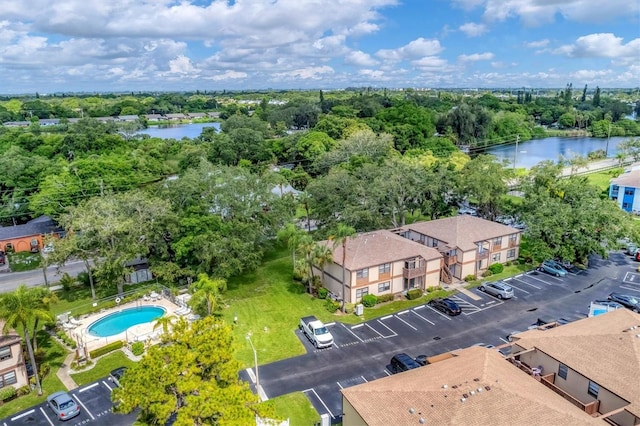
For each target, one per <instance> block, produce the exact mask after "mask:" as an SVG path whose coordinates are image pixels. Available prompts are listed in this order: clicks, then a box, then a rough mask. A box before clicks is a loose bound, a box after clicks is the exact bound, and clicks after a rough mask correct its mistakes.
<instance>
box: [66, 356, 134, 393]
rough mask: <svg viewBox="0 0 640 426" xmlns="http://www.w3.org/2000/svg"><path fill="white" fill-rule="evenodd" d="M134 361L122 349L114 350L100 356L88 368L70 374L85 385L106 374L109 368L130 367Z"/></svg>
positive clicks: (79, 383) (80, 383)
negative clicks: (91, 366)
mask: <svg viewBox="0 0 640 426" xmlns="http://www.w3.org/2000/svg"><path fill="white" fill-rule="evenodd" d="M134 364H135V361H131V360H130V359H129V358H127V356H126V355H125V354H124V353H122V351H116V352H113V353H111V354H109V355H105V356H103V357H102V358H100V359H99V360H98V361H97V362H96V364H95V365H94V366H93V368H91V369H90V370H87V371H83V372H82V373H77V374H72V375H71V378H72V379H73V380H75V382H76V383H77V384H78V385H79V386H82V385H86V384H87V383H91V382H93V381H96V380H98V379H100V378H102V377H105V376H108V375H109V373H110V372H111V370H114V369H116V368H118V367H132V366H133V365H134Z"/></svg>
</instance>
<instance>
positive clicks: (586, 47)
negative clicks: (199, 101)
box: [0, 0, 640, 93]
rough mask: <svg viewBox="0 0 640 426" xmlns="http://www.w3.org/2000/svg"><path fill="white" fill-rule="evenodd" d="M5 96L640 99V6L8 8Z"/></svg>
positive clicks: (141, 4) (407, 1) (380, 2)
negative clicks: (543, 91)
mask: <svg viewBox="0 0 640 426" xmlns="http://www.w3.org/2000/svg"><path fill="white" fill-rule="evenodd" d="M0 73H2V79H0V93H25V92H35V91H38V92H40V93H50V92H60V91H65V92H78V91H91V92H93V91H123V90H124V91H128V90H133V91H138V90H166V91H173V90H178V91H179V90H193V89H200V90H205V89H206V90H221V89H265V88H274V89H305V88H313V89H315V88H326V89H331V88H343V87H353V86H373V87H389V88H400V87H403V88H405V87H414V88H438V87H468V88H488V87H512V88H513V87H564V86H565V85H566V84H567V83H570V82H571V83H573V86H574V87H578V88H579V87H582V86H584V84H588V85H589V86H590V87H595V86H596V85H598V86H600V87H638V86H640V1H638V0H404V1H403V0H235V1H232V0H222V1H221V0H109V1H106V0H55V1H51V0H3V1H2V7H1V8H0Z"/></svg>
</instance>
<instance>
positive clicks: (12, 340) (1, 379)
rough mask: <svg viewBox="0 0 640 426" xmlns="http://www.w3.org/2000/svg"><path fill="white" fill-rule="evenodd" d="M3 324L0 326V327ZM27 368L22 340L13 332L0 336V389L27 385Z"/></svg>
mask: <svg viewBox="0 0 640 426" xmlns="http://www.w3.org/2000/svg"><path fill="white" fill-rule="evenodd" d="M3 325H4V324H3V323H2V324H0V327H1V326H3ZM28 384H29V379H28V377H27V368H26V366H25V362H24V357H23V354H22V339H21V338H20V336H19V335H18V334H16V333H15V332H11V333H9V334H6V335H0V389H1V388H4V387H6V386H13V387H14V388H16V389H18V388H20V387H22V386H25V385H28Z"/></svg>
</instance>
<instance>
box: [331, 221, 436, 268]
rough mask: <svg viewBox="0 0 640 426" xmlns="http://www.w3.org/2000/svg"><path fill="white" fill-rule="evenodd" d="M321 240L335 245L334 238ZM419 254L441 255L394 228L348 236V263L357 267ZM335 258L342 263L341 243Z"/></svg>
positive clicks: (347, 265) (349, 265)
mask: <svg viewBox="0 0 640 426" xmlns="http://www.w3.org/2000/svg"><path fill="white" fill-rule="evenodd" d="M322 243H323V244H325V245H327V246H328V247H331V248H333V242H332V241H323V242H322ZM416 256H421V257H422V258H424V259H425V260H433V259H441V258H442V255H441V254H440V253H439V252H438V251H437V250H436V249H433V248H431V247H427V246H425V245H423V244H420V243H417V242H415V241H411V240H409V239H406V238H403V237H400V236H399V235H396V234H394V233H393V232H391V231H387V230H380V231H373V232H366V233H363V234H358V235H356V236H354V237H352V238H348V239H347V255H346V258H345V267H346V268H347V269H348V270H350V271H355V270H358V269H362V268H367V267H370V266H374V265H381V264H384V263H391V262H395V261H399V260H404V259H410V258H413V257H416ZM333 261H334V262H335V263H337V264H338V265H342V245H339V246H337V247H335V249H333Z"/></svg>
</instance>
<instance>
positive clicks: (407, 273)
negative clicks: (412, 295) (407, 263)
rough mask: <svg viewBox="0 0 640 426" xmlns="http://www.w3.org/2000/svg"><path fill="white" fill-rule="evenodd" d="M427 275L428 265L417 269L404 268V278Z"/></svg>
mask: <svg viewBox="0 0 640 426" xmlns="http://www.w3.org/2000/svg"><path fill="white" fill-rule="evenodd" d="M426 274H427V265H422V266H416V267H415V268H402V276H403V277H404V278H408V279H411V278H417V277H423V276H425V275H426Z"/></svg>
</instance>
